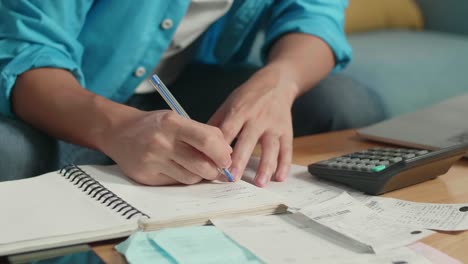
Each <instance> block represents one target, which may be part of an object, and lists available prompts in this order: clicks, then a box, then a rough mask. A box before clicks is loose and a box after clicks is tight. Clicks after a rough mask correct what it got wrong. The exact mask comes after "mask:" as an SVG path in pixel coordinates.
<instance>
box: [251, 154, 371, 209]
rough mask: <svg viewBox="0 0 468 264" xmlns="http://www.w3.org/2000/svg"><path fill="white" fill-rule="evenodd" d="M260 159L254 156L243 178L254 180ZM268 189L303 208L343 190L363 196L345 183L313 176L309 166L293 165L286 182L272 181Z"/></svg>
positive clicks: (293, 205)
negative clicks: (327, 180) (339, 183)
mask: <svg viewBox="0 0 468 264" xmlns="http://www.w3.org/2000/svg"><path fill="white" fill-rule="evenodd" d="M258 163H259V159H258V158H256V157H252V158H251V159H250V161H249V164H248V165H247V168H246V170H245V171H244V176H243V178H242V179H243V180H245V181H247V182H252V181H253V179H254V178H255V173H256V169H257V167H258ZM265 189H266V190H268V191H270V192H273V193H275V194H277V195H279V196H281V198H282V200H283V201H285V202H286V204H287V205H288V206H290V207H293V208H302V207H304V206H307V205H312V204H319V203H321V202H323V201H326V200H329V199H331V198H334V197H336V196H338V195H340V194H341V193H342V192H343V191H346V192H348V193H349V194H351V196H353V197H354V196H361V195H363V194H362V193H361V192H358V191H356V190H353V189H351V188H348V187H346V186H344V185H338V184H333V183H331V182H326V181H323V180H320V179H318V178H316V177H314V176H312V175H311V174H310V173H309V172H308V171H307V167H305V166H299V165H294V164H293V165H291V170H290V172H289V175H288V178H287V180H286V181H285V182H274V181H271V182H270V183H268V185H267V186H266V187H265Z"/></svg>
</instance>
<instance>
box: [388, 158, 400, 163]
mask: <svg viewBox="0 0 468 264" xmlns="http://www.w3.org/2000/svg"><path fill="white" fill-rule="evenodd" d="M402 160H403V159H402V158H401V157H395V158H393V159H391V160H390V161H391V162H394V163H397V162H400V161H402Z"/></svg>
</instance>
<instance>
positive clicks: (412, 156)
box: [404, 153, 416, 159]
mask: <svg viewBox="0 0 468 264" xmlns="http://www.w3.org/2000/svg"><path fill="white" fill-rule="evenodd" d="M414 157H416V155H414V154H412V153H410V154H406V155H405V156H404V158H405V159H411V158H414Z"/></svg>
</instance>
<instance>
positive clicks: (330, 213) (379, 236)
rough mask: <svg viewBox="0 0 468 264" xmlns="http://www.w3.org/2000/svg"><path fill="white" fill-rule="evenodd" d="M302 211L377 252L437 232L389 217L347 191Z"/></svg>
mask: <svg viewBox="0 0 468 264" xmlns="http://www.w3.org/2000/svg"><path fill="white" fill-rule="evenodd" d="M300 212H301V213H303V214H304V215H306V216H308V217H310V218H311V219H312V220H314V221H317V222H318V223H320V224H322V225H325V226H327V227H329V228H330V229H332V230H335V231H336V232H339V233H340V234H343V235H345V236H347V237H349V238H351V239H354V240H356V241H359V242H361V243H363V244H365V245H367V246H369V247H371V248H372V249H373V250H374V252H382V251H385V250H388V249H392V248H397V247H402V246H405V245H408V244H411V243H414V242H416V241H418V240H420V239H422V238H424V237H426V236H429V235H431V234H433V233H434V232H433V231H429V230H427V229H420V228H414V227H410V226H405V225H401V224H397V223H395V222H393V221H389V220H388V219H386V218H383V217H381V216H380V215H379V214H378V213H377V212H375V211H372V210H371V209H369V208H368V207H366V206H365V205H363V204H362V203H360V202H359V201H357V200H355V199H354V198H352V197H351V196H349V195H348V194H347V193H345V192H343V193H342V194H341V195H339V196H337V197H335V198H333V199H330V200H328V201H326V202H323V203H321V204H319V205H313V206H307V207H304V208H302V209H301V210H300Z"/></svg>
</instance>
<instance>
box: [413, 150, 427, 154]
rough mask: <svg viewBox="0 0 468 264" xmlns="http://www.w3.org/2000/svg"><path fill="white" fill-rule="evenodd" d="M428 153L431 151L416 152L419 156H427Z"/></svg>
mask: <svg viewBox="0 0 468 264" xmlns="http://www.w3.org/2000/svg"><path fill="white" fill-rule="evenodd" d="M427 153H429V151H427V150H420V151H418V152H416V154H417V155H424V154H427Z"/></svg>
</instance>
